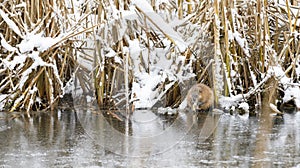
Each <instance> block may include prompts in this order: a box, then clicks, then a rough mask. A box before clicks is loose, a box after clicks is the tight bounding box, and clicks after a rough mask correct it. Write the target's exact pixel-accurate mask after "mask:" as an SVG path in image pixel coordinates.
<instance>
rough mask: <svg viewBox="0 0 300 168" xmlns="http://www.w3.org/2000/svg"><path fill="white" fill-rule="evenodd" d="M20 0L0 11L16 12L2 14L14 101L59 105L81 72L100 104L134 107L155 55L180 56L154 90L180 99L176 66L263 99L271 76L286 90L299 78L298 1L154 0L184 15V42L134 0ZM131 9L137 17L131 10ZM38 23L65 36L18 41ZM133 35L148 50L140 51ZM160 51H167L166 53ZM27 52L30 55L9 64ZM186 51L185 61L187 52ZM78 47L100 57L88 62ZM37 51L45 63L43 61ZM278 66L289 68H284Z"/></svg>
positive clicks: (223, 90)
mask: <svg viewBox="0 0 300 168" xmlns="http://www.w3.org/2000/svg"><path fill="white" fill-rule="evenodd" d="M10 2H11V1H5V2H3V3H2V5H1V8H0V9H1V11H2V12H1V13H0V14H1V15H3V16H7V17H3V16H2V17H0V37H1V40H2V41H4V42H2V43H3V44H4V43H5V44H6V43H7V44H9V45H6V47H1V48H0V54H1V62H0V66H1V70H0V72H1V75H0V79H1V82H0V84H1V85H0V91H1V93H3V94H6V95H7V97H6V99H5V100H4V101H5V102H6V107H7V109H9V110H10V111H14V110H19V109H27V110H30V109H45V108H54V107H55V104H56V102H57V100H58V99H59V98H60V97H61V96H62V95H63V94H64V93H63V92H64V87H65V85H66V83H67V82H68V81H69V80H70V79H71V76H72V75H73V74H75V76H76V80H75V82H79V85H80V86H81V88H82V89H83V92H84V93H88V92H91V91H93V89H95V93H94V94H95V95H96V98H97V102H98V104H99V106H100V107H102V108H112V107H113V106H114V107H116V106H117V107H119V108H125V107H126V108H127V109H128V108H129V109H130V108H131V106H132V105H133V102H135V101H137V100H136V98H137V97H136V93H134V92H132V88H133V85H134V84H141V83H139V80H140V79H138V78H137V76H136V75H135V74H136V73H142V72H143V73H144V72H145V73H148V74H150V73H151V70H152V69H151V68H153V67H155V66H156V65H155V64H156V63H155V61H153V60H155V59H153V57H157V59H166V60H171V61H172V62H173V63H172V67H173V70H172V71H171V70H170V72H171V73H173V74H171V73H169V74H168V75H169V76H172V75H173V76H172V77H170V78H166V79H165V80H164V81H162V82H161V83H159V84H158V85H157V86H155V87H153V88H152V90H151V92H155V93H157V95H156V97H154V98H153V99H159V98H161V99H164V100H166V103H165V104H164V105H165V106H170V107H178V105H179V104H180V103H179V102H180V101H182V100H181V99H182V98H183V97H184V95H181V94H182V93H183V91H182V89H180V87H179V86H180V85H181V84H182V83H181V82H182V81H180V79H178V78H176V76H180V73H182V72H183V71H184V72H188V70H189V69H191V70H192V71H193V73H195V75H196V80H197V81H198V82H202V83H206V84H207V85H209V86H211V87H213V89H214V94H215V97H216V98H217V99H216V103H219V102H220V99H222V98H224V97H230V98H238V101H237V102H248V103H249V104H250V106H252V107H255V105H256V104H260V102H261V100H262V95H263V94H261V93H262V92H264V90H268V89H269V87H270V85H269V83H270V82H268V81H269V79H272V81H276V83H278V85H276V86H275V88H276V87H277V86H278V88H276V89H277V91H278V90H280V89H282V88H279V85H280V80H281V79H282V78H283V77H286V78H289V79H291V81H292V82H291V85H294V84H295V83H297V82H299V80H300V78H299V71H297V67H298V66H299V48H300V47H299V46H300V44H299V41H298V38H299V37H298V34H297V32H298V30H299V24H298V17H299V12H295V11H299V7H298V6H297V5H298V4H297V3H296V2H293V3H290V2H289V1H286V4H284V5H278V4H277V2H276V1H266V0H259V1H239V0H224V1H209V0H202V1H192V0H178V1H174V2H173V1H172V2H169V3H167V2H160V4H158V2H157V1H155V0H151V1H149V4H150V6H152V8H153V11H154V12H156V13H158V14H159V17H161V18H163V19H164V22H165V23H166V24H167V25H168V24H169V23H171V22H172V21H174V20H180V21H181V22H180V24H177V25H176V26H174V27H172V28H174V30H176V31H177V32H178V33H179V34H180V36H181V38H182V39H183V40H184V41H185V42H186V44H187V46H186V48H185V50H184V51H182V50H181V49H182V47H180V44H179V43H178V39H175V38H174V36H172V34H170V32H168V31H166V29H164V28H163V27H162V26H161V25H159V24H157V22H156V20H155V18H153V15H152V14H151V13H149V11H147V10H146V11H145V10H144V9H143V8H141V7H139V6H138V5H136V4H132V3H131V1H129V0H126V1H120V0H106V1H101V2H99V1H86V2H85V3H83V4H82V5H81V7H80V9H77V8H76V7H75V5H74V3H71V4H70V5H66V4H65V3H64V2H65V1H59V0H53V1H47V2H46V1H43V0H32V1H25V0H18V1H16V2H15V3H14V4H23V5H12V3H10ZM71 2H73V1H71ZM74 2H75V1H74ZM137 2H138V1H137ZM67 7H68V8H67ZM130 12H131V13H132V15H133V16H134V17H133V18H126V15H125V14H128V13H130ZM4 14H5V15H4ZM7 14H9V15H7ZM74 14H76V15H74ZM5 18H8V19H5ZM172 24H174V23H172ZM172 24H170V25H172ZM170 27H171V26H170ZM30 33H31V34H35V35H36V34H39V33H40V34H42V37H51V38H52V39H58V38H60V40H58V41H57V42H56V43H54V44H53V45H52V46H51V47H49V48H47V50H45V51H42V50H39V49H37V48H33V49H31V50H28V51H26V52H22V51H20V48H18V46H19V45H20V44H21V42H22V41H23V40H24V38H25V37H27V36H29V35H30ZM133 43H135V44H138V45H139V46H138V47H140V48H142V49H145V50H141V51H138V52H139V53H138V54H136V53H133V52H132V48H134V44H133ZM7 46H12V47H11V48H10V47H7ZM75 46H76V47H75ZM135 47H136V46H135ZM158 51H164V52H165V53H164V55H163V56H162V55H159V56H158V54H157V52H158ZM32 54H37V55H38V57H34V56H33V55H32ZM24 55H25V57H26V59H24V60H23V61H22V62H21V63H19V64H16V65H14V67H13V68H11V67H8V66H7V63H10V64H12V62H13V61H14V60H16V59H17V58H18V57H20V56H24ZM179 56H184V57H185V61H184V62H179V61H178V58H179ZM25 57H24V58H25ZM78 57H80V58H82V59H84V60H85V61H87V62H89V63H90V66H88V67H87V66H86V65H83V64H80V63H79V64H78V63H77V59H78ZM162 57H164V58H162ZM34 58H39V59H40V60H42V61H43V63H44V64H43V65H42V66H41V65H39V66H37V67H34V66H35V64H34V61H35V60H34ZM91 66H92V68H90V67H91ZM75 67H76V68H75ZM174 67H175V68H174ZM168 68H169V69H171V67H168ZM274 68H279V69H280V70H282V71H283V72H284V74H283V75H281V76H277V75H276V74H274ZM164 73H165V72H164ZM273 77H274V79H273ZM91 79H92V80H91ZM20 81H21V82H20ZM283 89H284V88H283ZM274 92H276V91H272V93H274ZM274 95H275V94H274ZM233 100H236V99H233ZM272 101H275V100H274V99H272ZM271 103H274V102H271Z"/></svg>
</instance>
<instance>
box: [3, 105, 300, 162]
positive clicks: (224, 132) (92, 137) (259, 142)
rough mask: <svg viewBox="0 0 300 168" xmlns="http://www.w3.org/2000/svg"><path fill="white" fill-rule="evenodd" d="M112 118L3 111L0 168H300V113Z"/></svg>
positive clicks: (142, 112)
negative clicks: (273, 117)
mask: <svg viewBox="0 0 300 168" xmlns="http://www.w3.org/2000/svg"><path fill="white" fill-rule="evenodd" d="M118 115H119V114H118V113H117V114H116V116H118ZM111 116H112V115H111V114H110V113H109V112H106V113H105V115H103V114H102V113H101V112H99V111H95V110H92V109H76V112H75V111H74V110H70V109H66V110H58V111H56V112H44V113H39V114H31V116H30V117H28V116H27V115H25V114H21V113H1V114H0V158H1V160H0V167H18V166H20V165H21V166H22V167H180V168H181V167H300V113H295V114H285V115H284V118H283V120H280V119H279V120H278V121H279V122H278V121H277V122H274V121H275V120H274V119H271V117H270V116H268V118H263V117H260V118H256V117H253V118H248V119H247V118H245V117H239V116H231V115H227V114H215V115H211V114H202V115H199V116H197V117H196V116H193V115H191V114H190V113H186V112H183V111H180V112H179V115H173V116H165V115H158V114H157V113H156V112H155V111H149V110H140V111H135V112H134V114H133V117H132V119H131V120H130V121H129V122H126V118H122V116H121V117H119V118H113V117H111ZM269 118H270V119H269ZM126 126H127V129H125V128H124V127H126ZM126 130H127V131H126Z"/></svg>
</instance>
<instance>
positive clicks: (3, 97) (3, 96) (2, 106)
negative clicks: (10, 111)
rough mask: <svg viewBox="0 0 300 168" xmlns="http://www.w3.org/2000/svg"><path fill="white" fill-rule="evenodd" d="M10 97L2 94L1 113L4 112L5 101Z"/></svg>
mask: <svg viewBox="0 0 300 168" xmlns="http://www.w3.org/2000/svg"><path fill="white" fill-rule="evenodd" d="M7 96H8V95H6V94H0V111H2V110H4V105H5V100H4V99H6V97H7Z"/></svg>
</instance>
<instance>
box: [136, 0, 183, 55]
mask: <svg viewBox="0 0 300 168" xmlns="http://www.w3.org/2000/svg"><path fill="white" fill-rule="evenodd" d="M132 3H133V4H135V5H136V6H137V7H138V8H139V9H141V10H142V11H143V12H144V13H145V14H146V16H147V17H148V18H149V19H150V21H151V22H152V23H153V24H154V25H152V27H153V28H154V27H156V28H158V29H160V30H162V32H163V33H165V34H166V35H167V36H168V37H169V40H173V42H175V45H176V46H177V47H178V48H179V50H180V51H181V52H184V51H185V50H186V48H187V46H188V45H187V44H186V42H185V41H184V40H183V39H182V37H181V36H180V35H179V34H178V33H177V32H176V31H175V30H174V29H173V28H172V27H171V26H170V25H169V24H168V23H166V22H165V21H164V20H163V18H161V16H160V15H159V14H157V13H155V12H154V11H153V9H152V7H151V5H150V4H149V3H148V2H147V1H146V0H133V1H132ZM158 26H159V27H158Z"/></svg>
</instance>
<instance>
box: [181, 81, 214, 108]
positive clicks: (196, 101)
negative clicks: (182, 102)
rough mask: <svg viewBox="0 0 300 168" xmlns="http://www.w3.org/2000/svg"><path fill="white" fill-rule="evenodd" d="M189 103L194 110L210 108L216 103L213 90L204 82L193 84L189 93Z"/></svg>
mask: <svg viewBox="0 0 300 168" xmlns="http://www.w3.org/2000/svg"><path fill="white" fill-rule="evenodd" d="M187 104H188V107H189V108H191V109H193V110H208V109H209V108H210V107H212V106H213V104H214V95H213V92H212V90H211V89H210V88H209V87H208V86H206V85H204V84H202V83H199V84H196V85H194V86H192V87H191V89H190V90H189V91H188V94H187Z"/></svg>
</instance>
